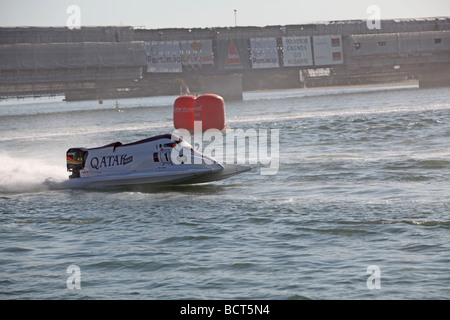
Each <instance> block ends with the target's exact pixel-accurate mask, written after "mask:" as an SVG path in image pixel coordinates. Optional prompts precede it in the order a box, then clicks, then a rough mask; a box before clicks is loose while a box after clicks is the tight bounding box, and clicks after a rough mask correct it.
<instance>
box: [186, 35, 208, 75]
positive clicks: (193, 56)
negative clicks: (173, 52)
mask: <svg viewBox="0 0 450 320" xmlns="http://www.w3.org/2000/svg"><path fill="white" fill-rule="evenodd" d="M180 49H181V57H182V60H181V61H182V64H183V66H185V67H187V68H192V69H199V68H201V67H202V66H204V65H214V55H213V50H212V40H208V39H207V40H189V41H180Z"/></svg>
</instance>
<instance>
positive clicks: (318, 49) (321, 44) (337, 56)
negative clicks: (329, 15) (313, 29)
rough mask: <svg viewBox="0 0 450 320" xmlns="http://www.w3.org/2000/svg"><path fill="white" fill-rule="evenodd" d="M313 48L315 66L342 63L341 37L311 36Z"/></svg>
mask: <svg viewBox="0 0 450 320" xmlns="http://www.w3.org/2000/svg"><path fill="white" fill-rule="evenodd" d="M313 47H314V64H315V65H316V66H327V65H335V64H343V63H344V58H343V56H342V37H341V36H337V35H336V36H313Z"/></svg>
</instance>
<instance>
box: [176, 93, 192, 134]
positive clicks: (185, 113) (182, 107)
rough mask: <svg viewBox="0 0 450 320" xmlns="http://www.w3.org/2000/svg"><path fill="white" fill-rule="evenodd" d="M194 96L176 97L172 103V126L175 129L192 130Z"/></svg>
mask: <svg viewBox="0 0 450 320" xmlns="http://www.w3.org/2000/svg"><path fill="white" fill-rule="evenodd" d="M195 98H196V97H195V96H191V95H185V96H181V97H178V98H177V99H176V100H175V102H174V104H173V126H174V127H175V129H186V130H190V131H192V130H194V101H195Z"/></svg>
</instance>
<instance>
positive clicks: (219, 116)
mask: <svg viewBox="0 0 450 320" xmlns="http://www.w3.org/2000/svg"><path fill="white" fill-rule="evenodd" d="M194 121H201V122H202V131H206V130H208V129H218V130H222V129H224V128H225V122H226V121H225V101H224V100H223V98H222V97H221V96H219V95H217V94H210V93H208V94H203V95H201V96H199V97H197V99H195V101H194Z"/></svg>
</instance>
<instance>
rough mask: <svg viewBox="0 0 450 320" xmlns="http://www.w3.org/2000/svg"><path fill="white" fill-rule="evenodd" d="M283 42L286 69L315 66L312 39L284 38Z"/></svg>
mask: <svg viewBox="0 0 450 320" xmlns="http://www.w3.org/2000/svg"><path fill="white" fill-rule="evenodd" d="M282 41H283V62H284V66H285V67H296V66H312V65H313V59H312V51H311V41H310V37H283V38H282Z"/></svg>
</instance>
